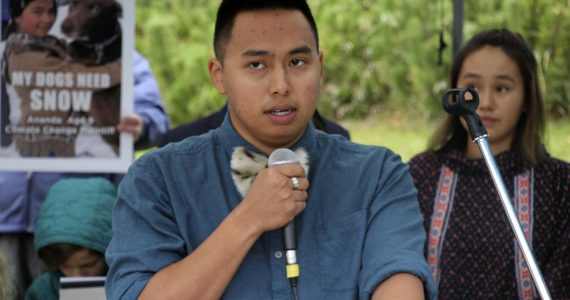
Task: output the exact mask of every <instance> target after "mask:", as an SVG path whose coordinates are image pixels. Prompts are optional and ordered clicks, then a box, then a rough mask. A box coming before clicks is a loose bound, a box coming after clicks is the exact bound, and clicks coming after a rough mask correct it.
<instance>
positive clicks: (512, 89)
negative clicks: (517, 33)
mask: <svg viewBox="0 0 570 300" xmlns="http://www.w3.org/2000/svg"><path fill="white" fill-rule="evenodd" d="M457 86H458V87H460V88H464V87H473V88H475V89H476V90H477V93H478V94H479V100H480V102H479V107H478V108H477V113H478V114H479V116H480V117H481V121H482V122H483V125H485V128H486V129H487V132H488V134H489V144H490V146H491V149H492V150H493V153H494V154H498V153H501V152H504V151H506V150H509V149H510V148H511V144H512V141H513V139H514V135H515V130H516V127H517V123H518V122H519V119H520V116H521V114H522V113H523V111H524V110H525V105H524V81H523V78H522V76H521V74H520V70H519V67H518V65H517V63H516V62H515V61H514V60H513V59H512V58H510V57H509V56H508V55H507V54H505V52H503V50H501V49H500V48H498V47H491V46H485V47H483V48H481V49H479V50H477V51H475V52H473V53H471V54H470V55H469V56H467V57H466V58H465V61H464V62H463V66H462V68H461V72H460V73H459V78H458V82H457ZM462 123H463V125H464V127H465V124H464V122H462ZM470 146H473V147H476V145H475V144H474V143H471V141H468V152H469V147H470Z"/></svg>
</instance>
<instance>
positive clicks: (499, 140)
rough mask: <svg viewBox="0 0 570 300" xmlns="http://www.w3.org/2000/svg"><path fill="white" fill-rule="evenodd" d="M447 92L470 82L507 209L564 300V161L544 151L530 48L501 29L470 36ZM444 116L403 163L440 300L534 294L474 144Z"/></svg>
mask: <svg viewBox="0 0 570 300" xmlns="http://www.w3.org/2000/svg"><path fill="white" fill-rule="evenodd" d="M450 86H451V87H452V88H465V87H473V88H476V89H477V92H478V94H479V97H480V103H479V107H478V108H477V113H478V114H479V116H480V117H481V120H482V122H483V124H484V125H485V127H486V129H487V132H488V134H489V138H488V142H489V146H490V148H491V151H492V152H493V155H494V156H495V160H496V162H497V166H498V168H499V171H500V173H501V175H502V177H503V180H504V183H505V186H506V188H507V190H508V192H509V195H510V196H511V197H512V199H513V202H514V207H515V211H516V213H517V215H518V218H519V220H520V222H521V225H522V228H523V230H524V231H525V235H526V238H527V240H528V241H529V245H530V246H531V248H532V252H533V254H534V256H535V258H536V261H537V264H538V267H539V268H540V270H541V271H542V274H543V275H544V279H545V282H546V284H547V286H548V287H549V289H550V292H551V295H552V298H553V299H570V217H569V216H570V214H569V212H570V189H569V187H570V164H568V163H566V162H563V161H560V160H557V159H555V158H552V157H550V155H549V154H548V152H546V149H545V148H544V144H543V138H544V128H545V115H544V103H543V98H542V97H543V96H542V93H541V89H540V81H539V76H538V70H537V62H536V59H535V58H534V55H533V52H532V51H531V50H530V49H529V47H528V46H527V45H526V43H525V41H524V39H523V38H522V36H520V35H519V34H517V33H514V32H511V31H509V30H506V29H492V30H487V31H483V32H480V33H478V34H477V35H475V36H474V37H473V38H472V39H471V40H470V41H469V42H468V43H467V44H466V45H465V46H464V47H463V49H462V50H461V51H460V52H459V53H458V54H457V56H456V57H455V60H454V62H453V65H452V68H451V75H450ZM465 126H466V124H465V123H464V121H463V120H460V119H459V118H458V117H456V116H447V117H446V120H445V122H444V123H443V125H442V126H441V127H440V129H439V130H438V131H436V132H435V134H434V135H433V137H432V139H431V141H430V144H429V146H428V149H429V150H428V151H427V152H425V153H422V154H420V155H418V156H416V157H414V158H413V159H412V160H411V161H410V163H409V164H410V167H411V171H412V176H413V178H414V183H415V185H416V187H417V189H418V192H419V195H418V199H419V201H420V207H421V210H422V213H423V215H424V225H425V228H426V230H427V232H428V233H429V234H428V241H429V242H428V244H427V245H426V255H427V259H428V263H429V265H430V267H431V268H432V272H433V277H434V279H435V281H436V284H439V288H438V289H439V297H440V299H536V298H537V297H538V294H537V293H536V290H534V289H533V281H532V279H531V278H530V274H529V270H528V268H527V267H526V264H525V262H524V259H523V258H522V256H521V255H522V253H521V252H520V251H519V248H518V244H517V242H516V240H515V238H514V233H513V231H512V229H511V227H510V225H509V222H508V221H507V216H506V214H505V211H504V209H503V207H502V203H501V201H500V199H499V196H498V195H497V192H496V190H495V186H494V184H493V181H492V178H491V176H490V174H489V172H488V170H487V166H486V163H485V161H484V160H483V158H482V155H481V152H480V151H479V148H478V145H477V144H476V143H474V142H472V137H471V136H470V135H469V134H468V132H467V130H466V129H465Z"/></svg>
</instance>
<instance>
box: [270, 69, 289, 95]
mask: <svg viewBox="0 0 570 300" xmlns="http://www.w3.org/2000/svg"><path fill="white" fill-rule="evenodd" d="M270 88H271V94H273V95H280V96H288V95H289V94H290V93H291V84H290V82H289V74H288V73H287V69H286V68H277V69H276V70H275V71H274V72H273V74H272V78H271V87H270Z"/></svg>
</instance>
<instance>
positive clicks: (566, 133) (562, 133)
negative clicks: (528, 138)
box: [341, 113, 570, 162]
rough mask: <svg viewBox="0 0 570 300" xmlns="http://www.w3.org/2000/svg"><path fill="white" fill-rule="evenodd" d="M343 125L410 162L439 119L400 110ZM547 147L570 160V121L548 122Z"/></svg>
mask: <svg viewBox="0 0 570 300" xmlns="http://www.w3.org/2000/svg"><path fill="white" fill-rule="evenodd" d="M341 124H342V125H343V126H344V127H345V128H346V129H348V130H349V131H350V135H351V139H352V140H353V141H354V142H357V143H361V144H367V145H381V146H386V147H388V148H390V149H392V150H393V151H394V152H396V153H398V154H400V156H402V160H404V161H408V160H410V159H411V158H412V157H413V156H414V155H415V154H417V153H420V152H422V151H423V150H425V147H426V143H427V139H428V138H429V136H430V135H431V134H432V132H433V131H435V129H436V127H437V125H438V122H437V121H435V120H427V118H425V117H421V116H420V117H418V116H405V115H402V114H399V113H393V114H387V113H384V114H381V115H379V116H377V117H370V118H367V119H365V120H346V121H342V122H341ZM546 147H547V149H548V151H549V153H550V155H552V156H554V157H556V158H559V159H562V160H565V161H567V162H568V161H570V120H569V119H568V118H566V119H562V120H558V121H551V122H549V123H548V127H547V134H546Z"/></svg>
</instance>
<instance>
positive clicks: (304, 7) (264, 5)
mask: <svg viewBox="0 0 570 300" xmlns="http://www.w3.org/2000/svg"><path fill="white" fill-rule="evenodd" d="M270 9H287V10H298V11H300V12H301V13H302V14H303V15H304V16H305V18H306V19H307V21H308V22H309V25H310V26H311V30H312V31H313V34H314V36H315V42H316V45H317V49H318V48H319V34H318V31H317V23H316V22H315V18H313V14H312V13H311V9H310V8H309V5H308V4H307V1H305V0H223V1H222V3H221V4H220V7H219V8H218V14H217V16H216V28H215V30H214V51H215V53H216V58H217V59H218V60H220V61H223V58H224V52H225V50H226V45H227V43H228V41H229V39H230V37H231V33H232V29H233V27H234V22H235V18H236V16H237V15H238V14H239V13H241V12H246V11H261V10H270Z"/></svg>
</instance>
